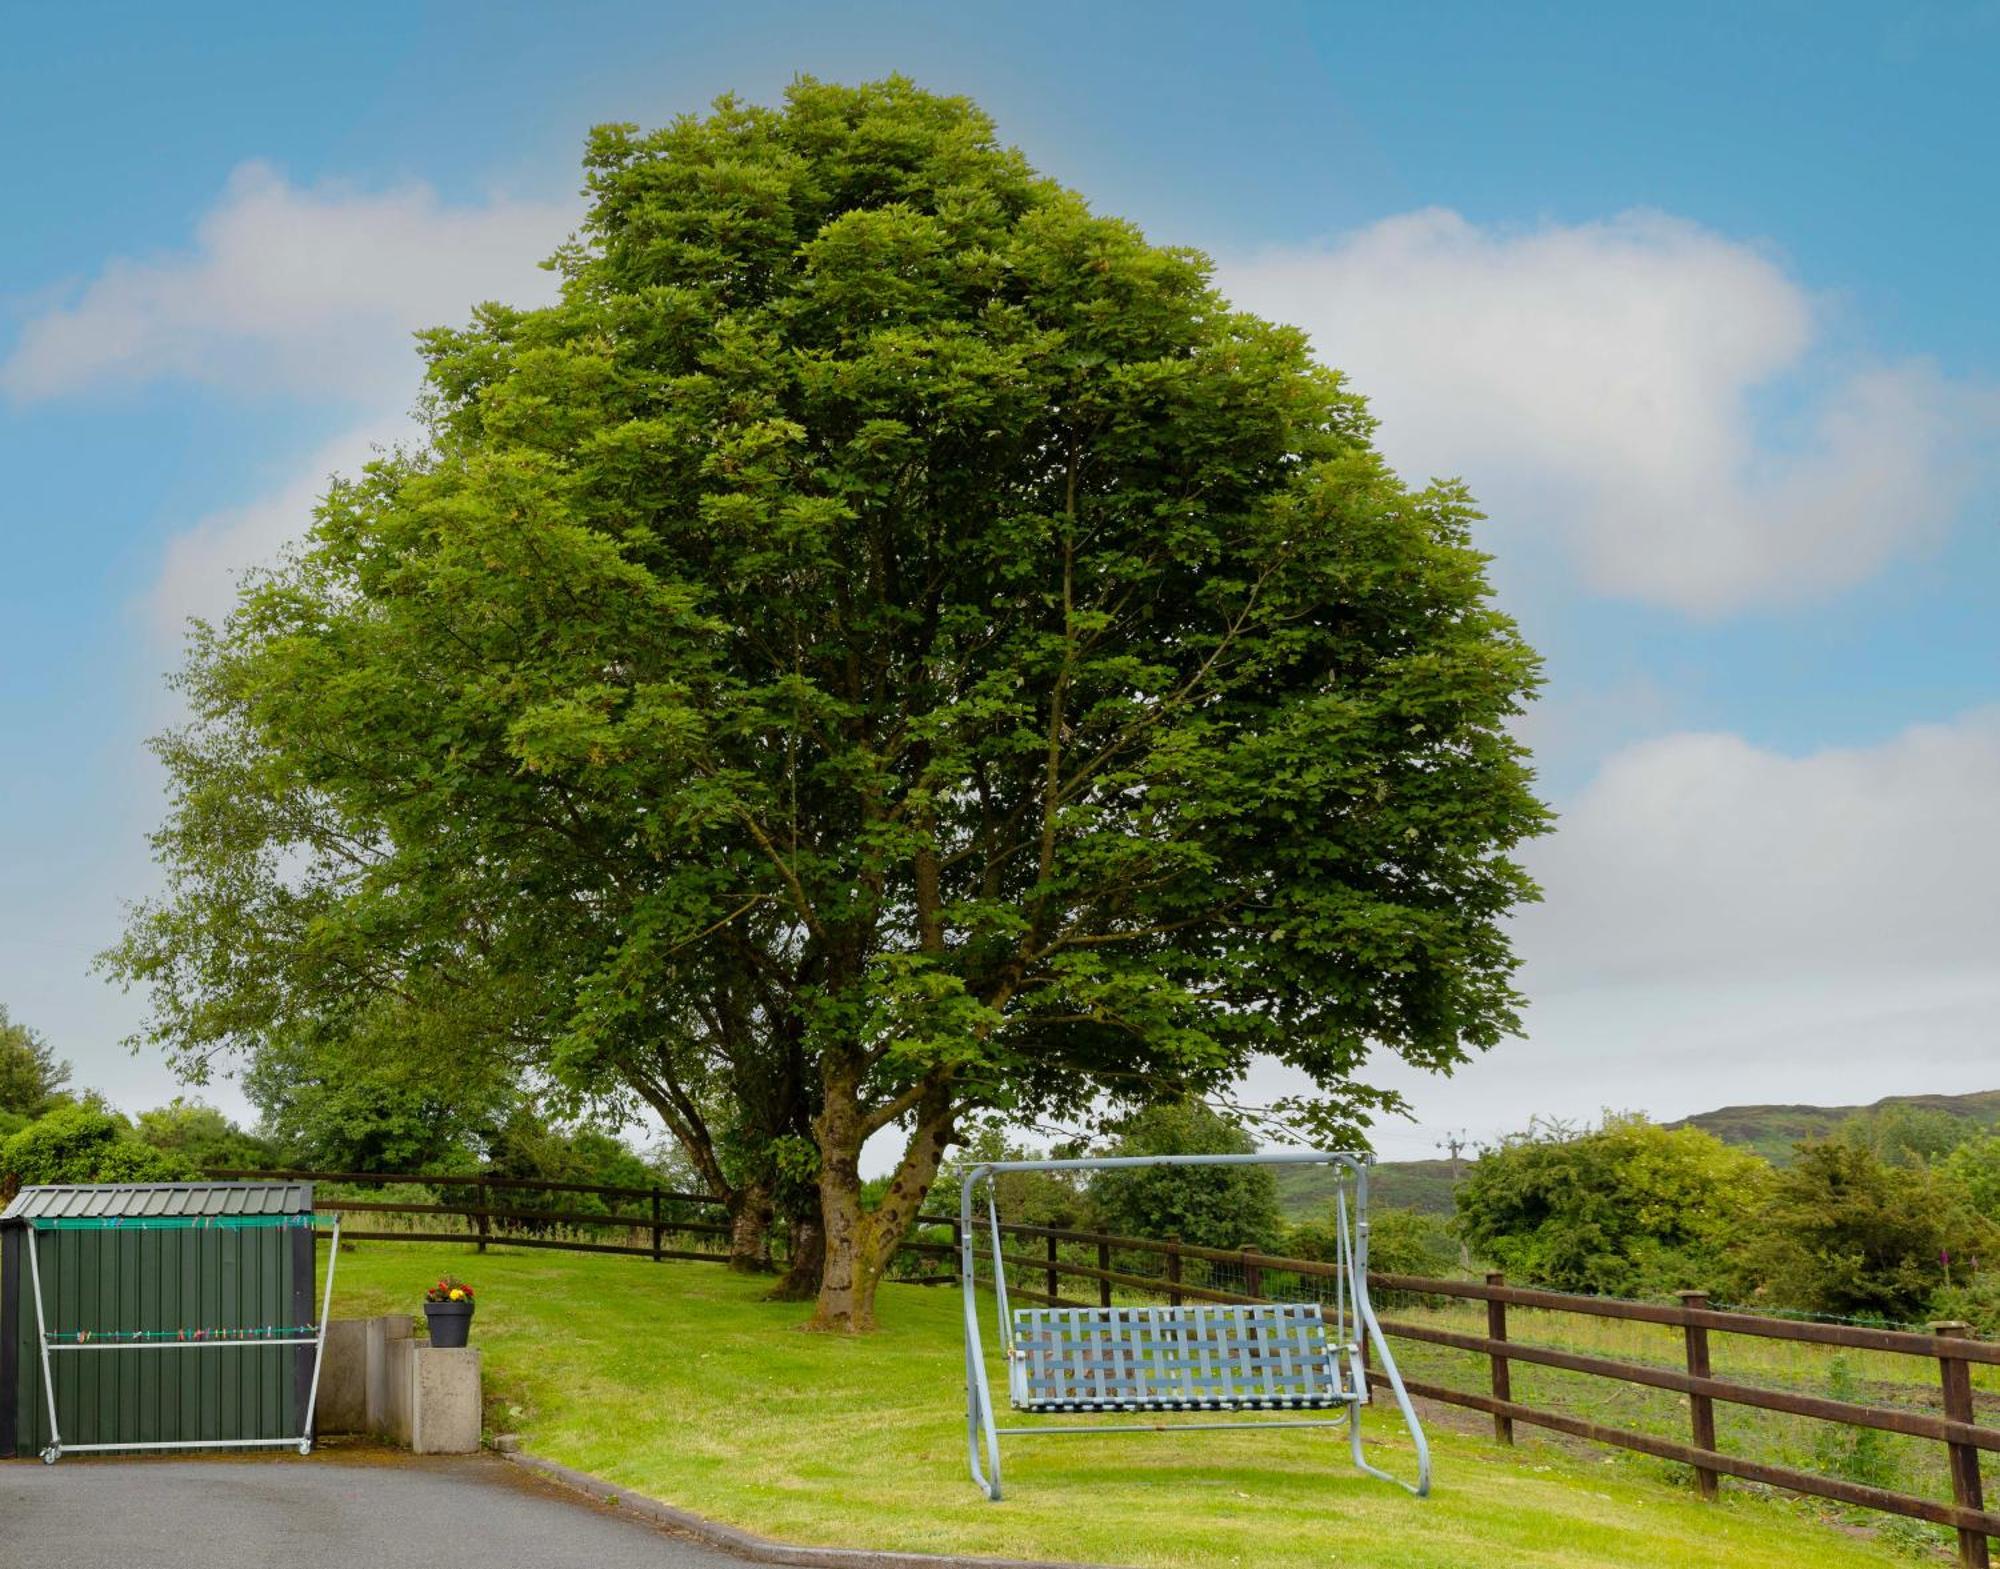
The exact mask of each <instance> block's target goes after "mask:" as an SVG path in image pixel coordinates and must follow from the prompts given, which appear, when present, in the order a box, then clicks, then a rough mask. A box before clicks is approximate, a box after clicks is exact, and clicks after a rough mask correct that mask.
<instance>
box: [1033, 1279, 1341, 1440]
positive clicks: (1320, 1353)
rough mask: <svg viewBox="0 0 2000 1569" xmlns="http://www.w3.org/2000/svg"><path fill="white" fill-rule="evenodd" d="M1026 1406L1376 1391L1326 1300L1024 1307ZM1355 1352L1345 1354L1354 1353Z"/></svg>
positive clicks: (1230, 1400)
mask: <svg viewBox="0 0 2000 1569" xmlns="http://www.w3.org/2000/svg"><path fill="white" fill-rule="evenodd" d="M1012 1339H1013V1345H1014V1354H1013V1356H1012V1358H1011V1359H1010V1361H1009V1363H1008V1381H1009V1390H1008V1393H1009V1395H1010V1396H1011V1397H1012V1404H1013V1407H1014V1409H1015V1410H1016V1411H1026V1412H1038V1413H1066V1412H1104V1411H1135V1412H1137V1411H1143V1412H1157V1411H1211V1412H1212V1411H1324V1410H1329V1409H1333V1408H1337V1407H1344V1406H1348V1405H1352V1404H1354V1403H1355V1402H1357V1401H1360V1400H1365V1399H1367V1390H1368V1378H1367V1374H1366V1373H1365V1371H1364V1370H1363V1368H1362V1366H1361V1351H1360V1347H1359V1346H1358V1345H1357V1344H1355V1343H1354V1342H1352V1341H1350V1342H1349V1343H1348V1344H1347V1345H1345V1346H1338V1347H1336V1346H1331V1345H1329V1344H1328V1341H1327V1336H1326V1320H1325V1317H1324V1315H1323V1314H1322V1313H1321V1311H1320V1305H1319V1304H1318V1303H1317V1302H1273V1303H1262V1304H1247V1303H1246V1304H1239V1303H1228V1304H1214V1305H1210V1304H1201V1305H1197V1306H1193V1307H1109V1308H1087V1307H1086V1308H1018V1309H1016V1310H1015V1313H1014V1329H1013V1336H1012ZM1343 1354H1344V1360H1343Z"/></svg>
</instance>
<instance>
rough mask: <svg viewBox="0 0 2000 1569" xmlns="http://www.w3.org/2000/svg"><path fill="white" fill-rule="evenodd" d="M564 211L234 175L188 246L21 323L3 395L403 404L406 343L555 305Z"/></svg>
mask: <svg viewBox="0 0 2000 1569" xmlns="http://www.w3.org/2000/svg"><path fill="white" fill-rule="evenodd" d="M575 216H576V210H575V208H574V206H573V205H572V204H554V203H545V202H529V201H514V200H509V199H505V198H499V199H495V200H493V201H491V202H488V203H485V204H483V205H473V206H448V205H446V204H445V203H444V202H443V201H441V200H440V199H439V197H438V196H437V194H436V193H435V192H434V191H432V190H431V189H430V188H429V187H428V186H424V185H407V186H402V187H399V188H397V189H395V190H390V191H384V192H368V191H362V190H358V189H355V188H353V187H351V186H346V185H340V184H326V185H320V186H314V187H311V188H301V187H298V186H295V185H292V184H290V183H289V182H288V181H286V180H285V178H284V177H283V176H282V175H280V174H279V173H277V172H276V171H275V170H273V169H272V168H270V167H269V166H268V165H266V164H262V163H249V164H245V165H243V166H242V167H241V168H239V169H238V170H237V171H236V172H235V173H234V174H233V175H232V176H231V177H230V180H229V183H228V185H227V187H226V188H225V189H224V191H223V192H222V195H221V199H220V200H219V201H218V202H217V203H216V205H215V206H214V207H213V208H212V209H211V210H210V211H209V212H208V213H207V214H205V215H204V216H203V217H202V219H201V221H200V223H199V224H198V225H197V228H196V232H195V244H194V247H193V249H192V250H191V251H189V252H187V253H185V254H180V255H172V256H165V257H158V258H152V259H147V260H131V259H122V260H114V261H113V262H111V263H110V264H109V265H107V266H106V267H105V269H104V271H103V272H102V273H101V274H100V275H99V276H98V277H97V278H96V279H95V280H93V281H92V282H90V283H89V284H88V285H87V286H86V287H85V288H84V289H83V290H82V292H81V294H80V295H78V296H77V297H76V298H75V299H74V300H73V301H72V302H71V303H68V304H61V305H55V306H52V307H50V308H49V309H47V310H45V311H44V312H43V313H42V314H40V315H38V316H36V317H33V318H32V319H30V320H29V321H28V323H27V324H26V326H25V327H24V328H23V329H22V331H21V333H20V336H19V338H18V340H17V342H16V343H15V345H14V348H13V352H12V353H11V354H10V355H9V356H8V358H7V360H6V361H5V363H4V364H0V391H4V392H5V393H6V394H7V395H8V396H9V397H11V398H12V399H13V400H14V401H16V402H17V403H25V402H31V401H35V400H38V399H45V398H55V397H62V396H69V395H74V394H77V393H83V392H89V391H93V390H97V389H99V388H103V387H108V386H121V385H133V384H137V383H141V382H146V381H151V380H157V379H177V380H186V381H194V382H201V383H205V384H209V385H215V386H221V387H226V388H229V389H231V390H235V391H251V392H266V391H270V390H274V389H275V390H282V391H285V392H288V393H291V394H295V395H297V396H299V397H301V398H302V399H305V400H307V401H311V402H315V403H322V404H324V403H341V402H347V403H359V404H362V405H365V406H370V407H376V406H383V405H386V406H388V407H391V408H401V407H403V406H406V405H407V404H408V403H409V401H410V398H411V394H412V393H413V392H414V390H415V388H416V385H417V379H418V368H417V363H416V360H415V356H414V354H413V353H412V349H411V344H410V336H409V335H410V333H411V332H412V331H414V330H415V329H417V328H419V327H426V326H435V325H439V324H442V323H452V322H459V321H463V320H464V319H465V318H466V316H467V315H468V313H469V311H470V309H471V307H472V306H473V305H474V304H475V303H477V302H479V301H481V300H486V299H503V300H506V301H507V302H509V303H511V304H520V305H536V304H541V303H544V302H545V301H547V300H548V299H550V298H551V297H552V296H553V294H554V291H555V282H554V279H553V278H552V276H551V275H550V274H548V273H546V272H544V271H542V270H541V269H540V268H539V267H538V265H537V263H538V262H539V261H540V260H541V258H542V257H544V256H546V255H547V254H548V253H549V252H550V251H551V250H553V249H554V248H555V246H556V244H557V243H559V242H560V241H561V240H562V238H563V236H564V235H565V234H567V233H568V232H569V230H570V228H571V226H572V225H573V223H574V222H575Z"/></svg>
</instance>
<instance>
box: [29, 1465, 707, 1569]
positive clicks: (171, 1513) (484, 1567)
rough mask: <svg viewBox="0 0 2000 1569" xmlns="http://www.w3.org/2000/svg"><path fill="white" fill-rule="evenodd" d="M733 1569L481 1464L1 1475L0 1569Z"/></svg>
mask: <svg viewBox="0 0 2000 1569" xmlns="http://www.w3.org/2000/svg"><path fill="white" fill-rule="evenodd" d="M429 1564H462V1565H466V1566H469V1569H586V1566H588V1569H741V1565H742V1560H741V1559H737V1558H731V1557H729V1556H727V1555H726V1554H723V1553H719V1552H717V1551H716V1550H715V1549H714V1548H712V1547H704V1546H702V1545H700V1544H698V1543H695V1542H690V1541H687V1540H685V1539H683V1538H681V1537H677V1536H673V1535H670V1534H668V1533H667V1532H665V1531H661V1530H657V1529H655V1528H654V1527H652V1526H649V1525H645V1524H642V1523H641V1522H639V1521H636V1520H630V1519H621V1518H620V1517H619V1516H618V1514H617V1513H616V1512H615V1511H613V1510H610V1509H606V1508H603V1507H601V1506H598V1505H594V1504H590V1503H587V1502H584V1501H581V1500H578V1499H577V1498H576V1497H575V1496H574V1495H573V1494H570V1493H568V1492H565V1491H564V1490H562V1489H560V1488H556V1487H553V1486H551V1485H549V1484H547V1483H544V1482H540V1481H537V1480H535V1479H534V1478H532V1477H529V1476H527V1475H524V1474H523V1473H522V1472H521V1471H520V1469H519V1468H518V1467H515V1466H512V1465H509V1464H508V1463H507V1462H506V1461H504V1460H499V1459H496V1458H493V1457H491V1456H471V1457H466V1458H464V1459H451V1460H445V1459H429V1460H412V1459H410V1458H407V1457H396V1458H384V1457H377V1456H373V1455H352V1456H342V1455H339V1454H331V1455H329V1454H321V1455H315V1456H313V1457H312V1458H311V1459H301V1458H299V1457H297V1456H295V1455H286V1456H272V1457H269V1458H259V1459H250V1460H193V1461H188V1460H152V1461H148V1460H119V1461H108V1460H89V1459H85V1458H82V1457H78V1458H76V1459H70V1460H64V1461H63V1462H61V1463H60V1464H59V1465H54V1466H45V1465H41V1464H39V1463H32V1462H31V1463H25V1464H16V1463H9V1464H4V1465H0V1569H136V1566H142V1565H143V1566H145V1569H420V1566H423V1565H429Z"/></svg>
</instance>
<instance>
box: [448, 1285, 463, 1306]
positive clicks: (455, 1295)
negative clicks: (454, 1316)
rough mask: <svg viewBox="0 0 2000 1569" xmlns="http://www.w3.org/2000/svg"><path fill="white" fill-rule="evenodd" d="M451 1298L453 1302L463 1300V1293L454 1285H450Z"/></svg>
mask: <svg viewBox="0 0 2000 1569" xmlns="http://www.w3.org/2000/svg"><path fill="white" fill-rule="evenodd" d="M451 1299H452V1301H454V1302H463V1301H464V1300H465V1293H464V1292H463V1291H460V1290H459V1289H458V1288H457V1287H456V1286H454V1287H452V1292H451Z"/></svg>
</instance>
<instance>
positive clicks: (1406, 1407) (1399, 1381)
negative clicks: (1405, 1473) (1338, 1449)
mask: <svg viewBox="0 0 2000 1569" xmlns="http://www.w3.org/2000/svg"><path fill="white" fill-rule="evenodd" d="M1366 1322H1367V1325H1368V1333H1369V1339H1370V1340H1371V1341H1373V1342H1374V1345H1375V1350H1376V1352H1377V1353H1378V1354H1379V1355H1380V1356H1381V1358H1382V1370H1383V1373H1384V1374H1385V1375H1386V1376H1387V1378H1388V1380H1389V1389H1390V1392H1391V1393H1392V1394H1394V1395H1395V1397H1396V1409H1397V1410H1399V1411H1401V1412H1402V1413H1403V1425H1404V1426H1405V1427H1407V1428H1408V1429H1409V1430H1410V1442H1411V1443H1412V1444H1413V1445H1414V1446H1415V1447H1416V1451H1417V1479H1416V1481H1415V1482H1405V1481H1404V1480H1403V1479H1402V1478H1401V1477H1400V1476H1391V1475H1390V1474H1389V1473H1388V1472H1387V1471H1384V1470H1383V1469H1382V1468H1381V1467H1380V1466H1375V1465H1370V1464H1369V1463H1368V1461H1367V1459H1366V1457H1365V1456H1364V1455H1363V1454H1362V1452H1361V1407H1362V1406H1363V1404H1365V1403H1366V1398H1365V1397H1366V1395H1367V1386H1366V1385H1365V1384H1364V1385H1363V1386H1362V1395H1363V1397H1364V1398H1363V1399H1362V1400H1357V1401H1356V1402H1355V1403H1354V1407H1353V1413H1354V1414H1353V1417H1352V1418H1351V1420H1350V1421H1349V1422H1348V1430H1347V1437H1348V1442H1349V1444H1350V1445H1351V1446H1352V1449H1353V1452H1354V1464H1355V1465H1356V1467H1358V1468H1359V1469H1360V1470H1362V1471H1365V1472H1366V1473H1367V1474H1368V1475H1370V1476H1373V1477H1380V1478H1381V1479H1382V1480H1383V1481H1385V1482H1394V1483H1395V1484H1396V1485H1397V1486H1398V1487H1400V1488H1402V1489H1403V1491H1404V1492H1406V1493H1409V1494H1410V1495H1411V1496H1413V1497H1416V1498H1428V1497H1429V1496H1430V1491H1431V1446H1430V1443H1429V1441H1428V1440H1427V1439H1425V1437H1424V1429H1423V1424H1422V1423H1420V1422H1419V1421H1418V1420H1417V1413H1416V1410H1415V1408H1414V1407H1413V1406H1411V1404H1410V1397H1409V1395H1408V1394H1407V1393H1406V1392H1405V1391H1404V1389H1403V1375H1402V1374H1401V1373H1399V1372H1397V1371H1396V1360H1395V1358H1394V1357H1392V1356H1391V1355H1390V1354H1389V1348H1388V1347H1387V1346H1386V1345H1384V1344H1383V1341H1382V1331H1381V1329H1380V1328H1378V1327H1377V1326H1376V1324H1375V1315H1374V1312H1373V1310H1372V1309H1371V1310H1370V1312H1369V1313H1368V1316H1367V1320H1366Z"/></svg>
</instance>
